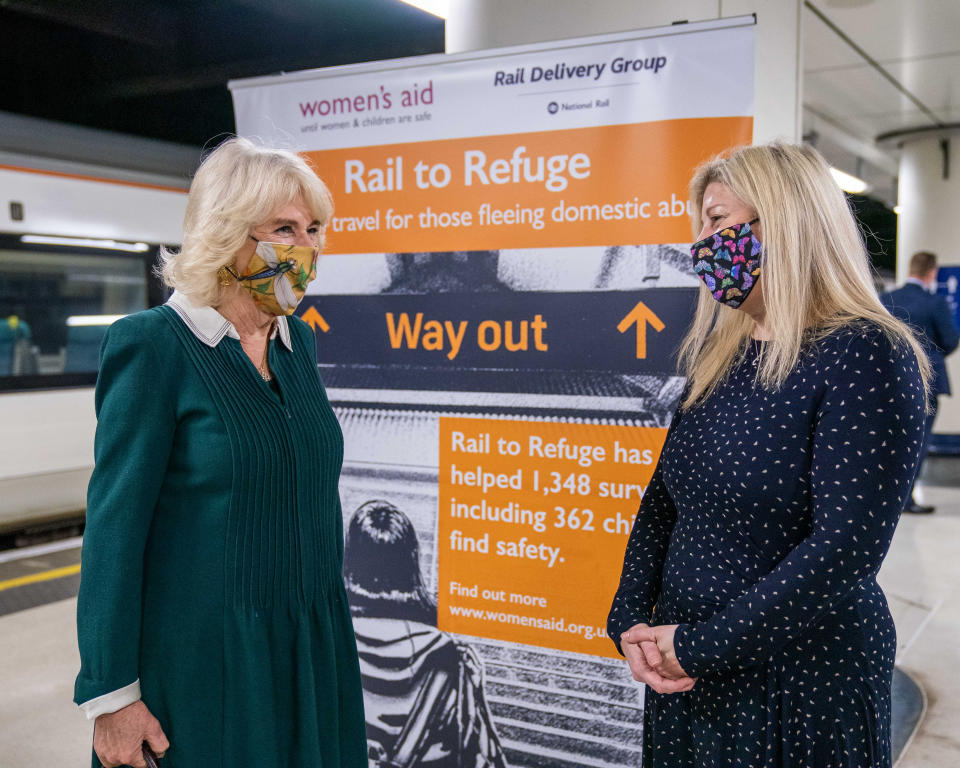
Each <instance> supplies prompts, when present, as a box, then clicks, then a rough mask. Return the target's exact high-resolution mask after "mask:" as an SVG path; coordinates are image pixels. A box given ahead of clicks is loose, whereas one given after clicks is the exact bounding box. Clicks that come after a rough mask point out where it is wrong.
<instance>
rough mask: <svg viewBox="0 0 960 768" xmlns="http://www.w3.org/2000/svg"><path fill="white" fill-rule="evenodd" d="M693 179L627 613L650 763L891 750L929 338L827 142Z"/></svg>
mask: <svg viewBox="0 0 960 768" xmlns="http://www.w3.org/2000/svg"><path fill="white" fill-rule="evenodd" d="M691 200H692V202H693V210H694V211H695V212H696V213H695V216H696V217H697V218H698V219H699V220H698V221H697V222H696V224H695V226H696V228H698V229H699V230H700V234H699V235H698V237H697V240H698V241H699V242H697V243H696V244H695V245H694V246H693V251H692V255H693V268H694V271H695V272H696V273H697V274H698V275H699V276H700V277H701V279H702V282H703V286H702V287H701V289H700V302H699V306H698V309H697V315H696V318H695V320H694V323H693V325H692V327H691V329H690V332H689V335H688V336H687V339H686V341H685V343H684V346H683V348H682V350H681V362H682V366H683V371H684V373H685V374H686V376H687V381H688V384H687V389H686V391H685V393H684V395H683V397H682V402H681V405H680V409H679V411H678V413H677V415H676V417H675V418H674V420H673V423H672V424H671V426H670V430H669V432H668V435H667V438H666V442H665V444H664V447H663V452H662V455H661V458H660V463H659V466H658V467H657V468H656V471H655V472H654V476H653V479H652V481H651V482H650V485H649V487H648V489H647V492H646V495H645V496H644V498H643V502H642V503H641V506H640V509H639V512H638V513H637V517H636V521H635V523H634V527H633V531H632V533H631V535H630V539H629V542H628V544H627V550H626V555H625V558H624V563H623V573H622V576H621V580H620V586H619V589H618V590H617V593H616V596H615V598H614V600H613V606H612V608H611V610H610V616H609V619H608V631H609V634H610V637H611V638H613V639H614V641H615V643H616V644H617V647H618V648H619V649H620V650H621V651H622V653H623V654H624V655H625V656H626V657H627V661H628V663H629V665H630V668H631V670H632V672H633V675H634V677H635V678H636V679H638V680H642V681H644V682H645V683H646V684H647V685H648V687H649V688H650V689H652V692H650V693H649V695H648V697H647V700H646V706H645V711H644V753H643V765H644V766H645V768H660V767H661V766H662V767H664V768H666V767H668V766H669V768H681V766H682V767H687V766H689V767H690V768H694V767H696V768H705V767H708V766H710V767H715V768H720V767H721V766H723V767H726V766H741V767H743V768H746V767H747V766H754V767H756V768H832V767H835V768H841V767H842V768H886V767H888V766H889V765H890V685H891V678H892V674H893V661H894V652H895V649H896V642H895V640H896V638H895V633H894V626H893V622H892V620H891V617H890V612H889V610H888V609H887V603H886V600H885V599H884V596H883V592H882V591H881V590H880V587H879V586H877V581H876V576H877V571H878V570H879V568H880V563H881V562H882V561H883V558H884V555H885V554H886V552H887V549H888V547H889V546H890V541H891V538H892V536H893V531H894V528H895V527H896V524H897V519H898V517H899V515H900V512H901V510H902V509H903V506H904V503H905V501H906V499H907V496H908V494H909V491H910V485H911V482H912V480H913V475H914V472H915V471H916V466H917V458H918V454H919V450H920V444H921V441H922V438H923V428H924V408H925V403H926V395H925V390H926V387H927V378H928V371H929V367H928V363H927V360H926V358H925V357H924V354H923V352H922V350H921V348H920V347H919V346H918V344H917V342H916V340H915V339H914V338H913V336H912V335H911V334H910V331H909V330H908V329H907V328H906V326H904V325H903V324H902V323H900V322H899V321H897V320H895V319H894V318H893V317H891V316H890V315H889V314H888V313H887V312H886V310H884V309H883V307H882V306H881V304H880V302H879V300H878V298H877V295H876V293H875V292H874V289H873V283H872V280H871V273H870V267H869V263H868V260H867V256H866V252H865V249H864V246H863V243H862V242H861V240H860V237H859V233H858V230H857V227H856V224H855V223H854V220H853V217H852V216H851V214H850V210H849V208H848V206H847V204H846V201H845V200H844V197H843V195H842V193H841V192H840V190H839V189H838V188H837V186H836V184H835V183H834V182H833V180H832V178H831V176H830V174H829V169H828V167H827V165H826V163H824V161H823V159H822V158H821V157H820V156H819V155H818V154H817V153H816V152H815V151H814V150H812V149H809V148H807V147H796V146H790V145H785V144H772V145H769V146H757V147H747V148H743V149H739V150H737V151H735V152H733V153H732V154H730V155H729V156H728V157H725V158H720V159H716V160H714V161H712V162H710V163H707V164H706V165H705V166H703V167H701V168H700V169H699V170H698V171H697V173H696V175H695V176H694V178H693V181H692V182H691Z"/></svg>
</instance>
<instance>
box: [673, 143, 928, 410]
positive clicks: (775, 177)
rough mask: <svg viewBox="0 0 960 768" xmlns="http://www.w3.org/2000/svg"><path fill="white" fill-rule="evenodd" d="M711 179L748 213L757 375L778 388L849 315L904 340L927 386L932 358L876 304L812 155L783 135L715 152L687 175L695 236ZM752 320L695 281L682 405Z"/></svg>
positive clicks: (746, 335)
mask: <svg viewBox="0 0 960 768" xmlns="http://www.w3.org/2000/svg"><path fill="white" fill-rule="evenodd" d="M713 182H719V183H721V184H725V185H726V186H728V187H729V188H730V190H731V191H732V192H733V193H734V194H735V195H736V196H737V197H738V198H740V200H742V201H743V202H744V203H746V205H747V206H749V207H750V208H752V209H753V210H754V211H755V212H756V216H758V217H759V219H760V223H761V226H762V230H763V247H764V251H765V258H766V260H765V261H764V264H763V267H762V271H761V276H760V284H761V285H762V291H763V300H764V304H765V307H766V318H765V321H764V322H765V325H766V326H767V327H768V328H769V329H770V331H771V332H772V334H773V340H772V341H770V342H768V343H766V344H764V345H763V349H762V351H761V353H760V355H761V356H760V361H759V364H758V366H757V380H758V384H759V385H760V386H763V387H764V388H766V389H768V390H773V391H775V390H776V389H778V388H779V387H780V386H781V385H782V384H783V382H784V381H785V380H786V378H787V376H788V375H789V374H790V372H791V371H792V370H793V368H794V367H795V366H796V364H797V360H798V358H799V356H800V354H801V351H802V349H803V347H804V345H805V344H808V343H809V342H811V341H813V340H816V339H818V338H822V337H823V336H825V335H827V334H829V333H831V332H832V331H835V330H837V329H838V328H841V327H843V326H846V325H849V324H850V323H853V322H856V321H862V320H865V321H868V322H870V323H874V324H876V325H877V326H879V327H880V329H882V331H883V332H884V333H885V334H886V336H887V338H889V339H890V342H891V343H892V344H893V345H894V346H896V347H903V346H906V347H908V348H909V349H910V350H911V351H912V352H913V353H914V355H916V358H917V361H918V363H919V366H920V373H921V376H922V377H923V382H924V386H925V387H928V386H929V380H930V364H929V362H928V360H927V357H926V355H925V354H924V352H923V349H922V347H921V346H920V344H919V343H918V342H917V340H916V339H915V338H914V336H913V334H912V332H911V331H910V329H909V328H908V327H907V326H906V325H905V324H904V323H902V322H900V321H899V320H897V319H896V318H894V317H893V316H892V315H890V313H889V312H887V310H886V309H884V308H883V305H882V304H881V303H880V299H879V297H878V296H877V293H876V289H875V288H874V283H873V278H872V272H871V267H870V262H869V259H868V256H867V250H866V247H865V245H864V243H863V239H862V237H861V235H860V231H859V229H858V228H857V225H856V222H855V221H854V218H853V215H852V213H851V212H850V207H849V205H848V204H847V201H846V198H845V197H844V195H843V192H842V191H841V190H840V188H839V187H838V186H837V183H836V182H835V181H834V180H833V177H832V176H831V175H830V169H829V166H828V165H827V163H826V162H825V161H824V159H823V158H822V157H821V156H820V154H819V153H818V152H817V151H816V150H814V149H813V148H812V147H809V146H796V145H792V144H786V143H782V142H774V143H771V144H766V145H760V146H750V147H741V148H738V149H735V150H733V151H732V152H730V153H729V154H726V155H721V156H718V157H716V158H714V159H712V160H710V161H708V162H706V163H704V164H703V165H701V166H700V167H699V168H698V169H697V171H696V172H695V174H694V176H693V179H692V180H691V182H690V202H691V206H692V209H691V210H692V213H691V218H692V221H693V231H694V237H696V236H697V234H698V233H699V232H700V230H701V228H702V223H701V220H700V215H701V209H702V205H703V196H704V191H705V190H706V188H707V185H708V184H711V183H713ZM755 325H756V323H755V321H754V320H753V318H752V317H751V316H750V315H748V314H747V313H746V312H744V311H742V310H737V309H732V308H730V307H727V306H724V305H722V304H720V302H718V301H716V300H715V299H714V298H713V296H712V295H711V293H710V291H709V289H708V288H707V287H706V286H705V285H703V284H702V283H701V285H700V296H699V299H698V303H697V310H696V314H695V316H694V320H693V324H692V325H691V327H690V330H689V331H688V333H687V336H686V338H685V339H684V341H683V344H682V345H681V347H680V355H679V359H680V369H681V372H682V373H683V374H684V375H685V376H686V377H687V382H688V391H687V396H686V398H685V400H684V402H683V403H682V408H683V409H684V410H686V409H688V408H690V407H692V406H694V405H696V404H697V403H698V402H700V401H702V400H703V399H704V398H706V397H707V396H708V395H709V394H710V393H711V392H713V390H714V389H715V388H716V386H717V385H718V384H719V383H720V382H722V381H723V380H724V378H725V377H726V375H727V374H728V372H729V371H730V369H731V368H732V366H733V365H734V363H735V362H736V361H737V360H738V359H739V358H740V356H741V355H743V354H744V352H745V350H746V348H747V345H748V344H749V339H750V336H751V333H752V332H753V330H754V327H755Z"/></svg>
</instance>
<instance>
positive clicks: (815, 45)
mask: <svg viewBox="0 0 960 768" xmlns="http://www.w3.org/2000/svg"><path fill="white" fill-rule="evenodd" d="M766 1H767V2H777V1H778V0H766ZM585 5H588V4H587V3H585ZM719 7H722V4H720V6H719ZM802 18H803V41H804V42H803V60H804V65H803V71H804V73H803V77H804V83H803V93H804V98H803V101H804V113H803V131H804V136H805V138H807V139H808V140H810V141H812V142H813V143H814V144H815V145H816V146H817V147H818V149H820V150H821V151H822V152H823V153H824V154H825V155H826V156H827V157H828V159H829V160H830V161H831V162H832V163H834V164H835V165H837V166H838V167H840V168H842V169H843V170H846V171H848V172H849V173H854V174H855V175H859V176H860V177H861V178H863V179H865V180H866V181H867V182H868V183H869V184H870V185H871V189H872V192H873V194H875V195H876V196H877V197H879V198H881V199H883V200H885V201H887V202H890V203H892V202H895V200H896V193H895V186H896V172H897V171H896V169H897V157H898V151H899V150H898V147H897V141H896V139H895V138H894V139H890V140H881V141H879V142H878V141H877V139H878V137H882V136H884V135H885V134H889V133H891V132H897V131H903V130H906V129H911V128H922V127H930V128H937V127H938V126H945V125H950V124H955V123H958V122H960V34H958V33H960V0H805V2H804V9H803V15H802ZM443 49H444V24H443V21H442V20H440V19H438V18H437V17H435V16H432V15H430V14H428V13H425V12H422V11H419V10H417V9H416V8H413V7H411V6H409V5H406V4H405V3H402V2H399V1H398V0H143V1H140V2H131V1H130V0H84V1H83V2H77V0H0V62H2V64H3V65H4V71H5V72H6V73H8V74H7V75H6V76H5V77H4V78H3V81H2V85H0V111H6V112H12V113H17V114H20V115H28V116H32V117H41V118H46V119H50V120H57V121H60V122H64V123H70V124H74V125H82V126H89V127H94V128H102V129H107V130H112V131H119V132H122V133H128V134H135V135H139V136H146V137H150V138H156V139H165V140H168V141H174V142H178V143H181V144H188V145H193V146H198V147H199V146H202V145H204V144H206V143H207V142H208V141H210V140H211V139H213V138H214V137H216V136H218V135H222V134H224V133H227V132H231V131H232V130H233V129H234V123H233V108H232V103H231V100H230V95H229V92H228V91H227V88H226V82H227V80H229V79H234V78H242V77H252V76H257V75H266V74H272V73H276V72H281V71H296V70H301V69H309V68H314V67H327V66H333V65H337V64H348V63H354V62H360V61H372V60H377V59H389V58H396V57H402V56H415V55H419V54H426V53H437V52H442V51H443ZM11 73H12V74H11Z"/></svg>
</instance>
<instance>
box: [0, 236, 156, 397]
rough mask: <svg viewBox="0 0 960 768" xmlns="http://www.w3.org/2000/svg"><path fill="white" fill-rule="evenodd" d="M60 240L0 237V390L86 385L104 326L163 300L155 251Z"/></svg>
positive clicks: (93, 376)
mask: <svg viewBox="0 0 960 768" xmlns="http://www.w3.org/2000/svg"><path fill="white" fill-rule="evenodd" d="M60 240H61V239H59V238H41V237H37V238H30V237H20V236H8V235H0V389H3V390H11V389H35V388H46V387H58V386H85V385H91V384H93V383H94V382H95V381H96V373H97V362H98V358H99V350H100V342H101V341H102V340H103V336H104V334H105V333H106V330H107V327H108V326H109V324H110V323H111V322H113V321H114V320H116V319H117V318H119V317H123V316H124V315H128V314H130V313H132V312H138V311H140V310H142V309H146V308H147V307H149V306H153V305H155V304H158V303H160V302H161V301H162V300H163V296H162V294H160V293H159V292H158V284H157V281H156V278H155V277H153V275H152V267H153V264H154V262H155V259H156V254H157V247H156V246H151V245H147V244H129V245H128V246H126V247H128V248H129V250H126V251H125V250H119V249H118V250H114V249H113V248H111V247H109V246H114V247H116V245H118V244H113V243H110V242H107V243H104V242H102V241H101V242H97V241H93V243H92V245H93V247H89V246H87V247H84V246H80V245H63V244H62V243H61V242H58V241H60ZM66 242H68V243H70V242H71V241H69V240H67V241H66ZM72 242H78V241H72ZM120 245H122V244H120Z"/></svg>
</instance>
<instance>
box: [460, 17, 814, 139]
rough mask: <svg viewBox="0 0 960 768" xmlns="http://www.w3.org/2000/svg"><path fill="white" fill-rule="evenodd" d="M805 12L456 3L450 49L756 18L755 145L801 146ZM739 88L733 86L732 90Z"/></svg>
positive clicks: (467, 48) (468, 48) (719, 52)
mask: <svg viewBox="0 0 960 768" xmlns="http://www.w3.org/2000/svg"><path fill="white" fill-rule="evenodd" d="M801 10H802V3H801V2H800V0H596V1H595V2H590V3H587V2H583V0H451V2H450V15H449V16H448V17H447V23H446V36H447V37H446V49H447V53H458V52H460V51H471V50H478V49H482V48H496V47H499V46H505V45H519V44H522V43H533V42H543V41H546V40H561V39H563V38H567V37H578V36H583V35H594V34H603V33H607V32H622V31H627V30H631V29H641V28H644V27H656V26H664V25H667V24H671V23H673V22H674V21H682V20H686V21H705V20H708V19H716V18H721V17H723V18H725V17H729V16H743V15H746V14H750V13H756V14H757V29H756V53H755V62H756V63H755V65H754V67H755V75H754V83H755V105H756V108H755V120H754V135H753V140H754V142H755V143H759V142H763V141H770V140H771V139H775V138H783V139H787V140H790V141H797V140H799V138H800V135H801V96H802V93H803V82H802V76H803V67H802V61H801V57H802V51H803V46H802V40H801V28H802V25H801V16H800V13H801ZM717 55H718V56H722V55H723V52H722V51H718V52H717ZM736 87H737V83H730V88H731V90H733V89H736ZM716 98H718V99H722V98H723V94H722V93H718V94H717V95H716Z"/></svg>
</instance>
